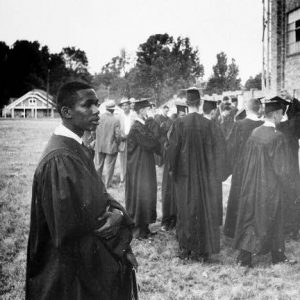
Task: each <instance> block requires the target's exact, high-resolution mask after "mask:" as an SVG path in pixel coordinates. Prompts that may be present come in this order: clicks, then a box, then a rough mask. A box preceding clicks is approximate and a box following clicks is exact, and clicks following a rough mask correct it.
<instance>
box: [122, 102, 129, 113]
mask: <svg viewBox="0 0 300 300" xmlns="http://www.w3.org/2000/svg"><path fill="white" fill-rule="evenodd" d="M122 109H123V111H124V112H125V113H126V114H127V113H129V112H130V105H129V103H124V104H122Z"/></svg>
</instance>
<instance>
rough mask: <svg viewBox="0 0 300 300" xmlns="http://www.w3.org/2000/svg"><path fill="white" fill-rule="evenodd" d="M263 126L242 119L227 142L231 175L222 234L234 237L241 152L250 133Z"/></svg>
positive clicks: (256, 122)
mask: <svg viewBox="0 0 300 300" xmlns="http://www.w3.org/2000/svg"><path fill="white" fill-rule="evenodd" d="M262 124H263V121H254V120H250V119H247V118H246V119H244V120H240V121H237V122H236V123H234V126H233V129H232V131H231V134H230V136H229V138H228V140H227V155H228V164H227V167H228V173H229V174H232V179H231V187H230V192H229V198H228V203H227V211H226V219H225V225H224V234H225V235H226V236H228V237H231V238H233V237H234V231H235V226H236V220H237V213H238V205H239V194H240V188H241V183H242V173H243V164H242V161H243V157H244V156H243V150H244V147H245V144H246V142H247V140H248V138H249V136H250V135H251V133H252V131H253V130H254V129H255V128H256V127H259V126H260V125H262Z"/></svg>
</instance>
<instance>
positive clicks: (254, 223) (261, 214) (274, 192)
mask: <svg viewBox="0 0 300 300" xmlns="http://www.w3.org/2000/svg"><path fill="white" fill-rule="evenodd" d="M286 104H287V102H286V101H285V100H283V99H282V98H280V97H274V98H271V99H268V100H265V122H264V124H263V125H261V126H260V127H258V128H256V129H254V131H253V132H252V134H251V135H250V137H249V139H248V141H247V143H246V145H245V151H244V153H243V156H244V160H243V164H242V168H243V175H242V183H241V190H240V196H239V210H238V217H237V224H236V231H235V237H234V247H235V248H236V249H239V250H240V253H239V256H238V262H239V263H240V264H241V265H244V266H249V267H251V266H252V254H253V253H257V254H267V253H269V252H271V254H272V262H273V263H279V262H291V263H292V261H289V260H288V259H287V258H286V256H285V253H284V252H285V244H284V233H283V225H284V223H283V222H284V220H283V201H284V199H285V197H286V195H285V188H291V189H293V188H294V186H293V181H292V180H291V174H290V161H289V158H288V156H287V154H288V153H289V145H288V142H287V140H286V138H285V136H284V135H283V134H282V133H281V132H280V131H278V130H277V129H276V125H278V124H279V122H280V120H281V119H282V116H283V112H284V110H285V108H286Z"/></svg>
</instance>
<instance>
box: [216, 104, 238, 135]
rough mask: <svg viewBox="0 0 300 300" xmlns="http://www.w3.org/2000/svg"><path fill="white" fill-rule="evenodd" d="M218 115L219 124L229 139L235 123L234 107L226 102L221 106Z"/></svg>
mask: <svg viewBox="0 0 300 300" xmlns="http://www.w3.org/2000/svg"><path fill="white" fill-rule="evenodd" d="M219 107H220V112H219V117H218V123H219V126H220V128H221V130H222V132H223V134H224V137H225V139H228V137H229V135H230V132H231V130H232V127H233V124H234V116H232V107H231V105H230V103H228V102H225V103H222V104H221V105H220V106H219Z"/></svg>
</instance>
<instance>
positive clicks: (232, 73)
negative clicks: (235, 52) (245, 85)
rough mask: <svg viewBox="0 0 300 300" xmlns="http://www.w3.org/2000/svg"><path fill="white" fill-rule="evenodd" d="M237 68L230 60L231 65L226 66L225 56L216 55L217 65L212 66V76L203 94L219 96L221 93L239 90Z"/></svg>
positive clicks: (222, 53)
mask: <svg viewBox="0 0 300 300" xmlns="http://www.w3.org/2000/svg"><path fill="white" fill-rule="evenodd" d="M238 75H239V68H238V66H237V64H236V62H235V59H232V61H231V64H229V65H228V64H227V55H226V54H225V53H224V52H220V53H218V54H217V63H216V65H215V66H213V75H212V76H211V77H210V78H209V80H208V82H207V86H206V90H205V92H206V93H208V94H212V93H216V94H221V93H222V92H223V91H228V90H239V89H240V88H241V79H240V78H238Z"/></svg>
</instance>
